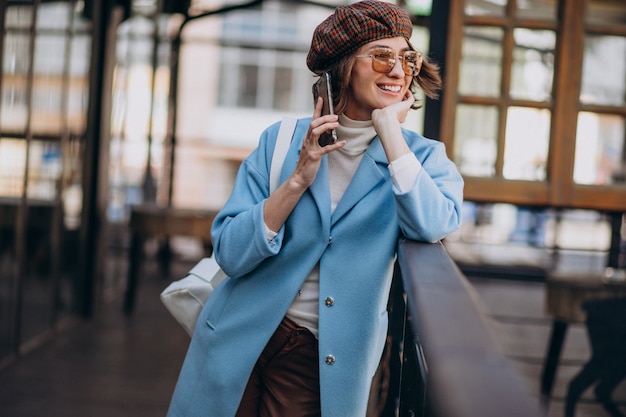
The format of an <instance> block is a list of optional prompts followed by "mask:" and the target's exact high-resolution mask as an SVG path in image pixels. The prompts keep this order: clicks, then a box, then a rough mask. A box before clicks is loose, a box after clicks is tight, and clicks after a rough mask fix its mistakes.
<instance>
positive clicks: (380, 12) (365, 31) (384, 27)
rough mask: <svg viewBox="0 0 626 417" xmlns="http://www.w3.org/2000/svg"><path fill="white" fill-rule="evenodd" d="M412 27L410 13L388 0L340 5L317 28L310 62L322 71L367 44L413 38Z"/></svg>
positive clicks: (311, 68)
mask: <svg viewBox="0 0 626 417" xmlns="http://www.w3.org/2000/svg"><path fill="white" fill-rule="evenodd" d="M412 30H413V25H412V23H411V18H410V17H409V15H408V13H407V12H406V11H405V10H404V9H402V8H400V7H398V6H396V5H394V4H391V3H387V2H385V1H377V0H364V1H360V2H358V3H353V4H349V5H345V6H339V7H337V8H336V9H335V12H334V13H333V14H332V15H330V16H329V17H327V18H326V19H325V20H324V21H323V22H322V23H320V24H319V25H318V26H317V28H315V32H313V40H312V41H311V48H310V49H309V53H308V55H307V58H306V64H307V66H308V67H309V69H310V70H311V71H313V72H315V73H321V72H322V71H325V70H327V69H329V67H330V66H331V65H332V64H333V63H334V62H335V61H337V60H338V59H339V58H342V57H344V56H346V55H348V54H350V53H352V52H354V51H356V50H357V49H358V48H359V47H360V46H361V45H363V44H366V43H368V42H372V41H375V40H378V39H385V38H393V37H396V36H402V37H404V38H406V39H407V40H409V39H410V37H411V32H412Z"/></svg>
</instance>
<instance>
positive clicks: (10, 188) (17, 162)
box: [0, 138, 26, 197]
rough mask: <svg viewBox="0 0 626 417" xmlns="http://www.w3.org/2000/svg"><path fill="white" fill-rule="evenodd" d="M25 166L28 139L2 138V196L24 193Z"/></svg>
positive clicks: (0, 146)
mask: <svg viewBox="0 0 626 417" xmlns="http://www.w3.org/2000/svg"><path fill="white" fill-rule="evenodd" d="M25 168H26V141H24V140H19V139H6V138H0V196H2V197H20V196H21V195H22V191H23V190H24V170H25Z"/></svg>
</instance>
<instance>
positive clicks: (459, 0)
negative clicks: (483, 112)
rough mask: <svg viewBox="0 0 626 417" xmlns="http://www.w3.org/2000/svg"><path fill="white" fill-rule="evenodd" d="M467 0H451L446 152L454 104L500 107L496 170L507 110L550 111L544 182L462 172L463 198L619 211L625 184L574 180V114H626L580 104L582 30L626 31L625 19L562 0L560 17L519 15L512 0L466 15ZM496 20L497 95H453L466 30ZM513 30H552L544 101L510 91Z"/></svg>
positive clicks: (624, 204)
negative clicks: (494, 12)
mask: <svg viewBox="0 0 626 417" xmlns="http://www.w3.org/2000/svg"><path fill="white" fill-rule="evenodd" d="M464 6H465V0H450V14H449V31H448V34H449V38H448V47H447V54H446V62H447V63H448V64H447V66H446V73H445V80H446V88H445V90H444V95H443V107H442V117H441V121H440V137H441V138H442V140H443V141H444V142H445V143H446V145H447V148H448V154H449V155H454V146H455V143H454V139H453V138H454V137H455V128H456V127H455V120H456V107H457V105H458V104H484V105H495V106H497V107H498V108H499V115H498V117H499V124H498V133H497V142H498V154H497V159H496V175H498V173H501V172H502V164H503V155H504V140H505V132H506V117H507V110H508V109H509V108H511V107H515V106H522V107H526V108H538V109H542V108H544V109H548V110H550V111H551V113H552V116H551V124H550V131H549V145H548V161H547V172H546V175H547V178H546V180H544V181H526V180H507V179H504V178H502V177H501V176H499V177H498V176H494V177H472V176H465V198H466V200H469V201H475V202H485V203H493V202H503V203H510V204H516V205H528V206H549V207H564V208H581V209H596V210H606V211H624V209H625V208H626V185H624V184H622V185H582V184H576V183H575V182H574V179H573V171H574V158H575V151H576V149H575V146H576V130H577V120H578V115H579V113H580V112H584V111H591V112H596V113H607V114H615V115H620V116H623V117H626V106H599V105H590V104H583V103H581V102H580V97H579V96H580V89H581V79H582V66H583V55H584V41H585V35H587V34H602V35H607V34H608V35H610V34H613V35H618V36H626V25H623V26H622V25H620V26H614V25H610V26H605V25H597V24H595V25H591V24H586V23H585V20H584V17H585V11H586V7H587V0H560V1H559V2H558V4H557V8H558V9H557V20H539V19H532V18H516V17H515V11H516V0H509V1H508V4H507V6H506V13H505V14H504V16H502V17H499V16H486V15H481V16H467V15H465V13H464ZM468 25H471V26H474V25H479V26H497V27H501V28H503V30H504V31H505V33H504V41H503V58H502V59H503V60H502V80H501V88H500V96H499V97H478V96H461V95H459V94H458V86H459V75H460V74H459V72H460V62H461V56H462V55H461V52H462V40H463V34H464V28H465V27H466V26H468ZM517 28H527V29H535V30H554V31H555V32H556V35H557V40H556V49H555V66H554V79H553V86H552V99H551V100H550V101H546V102H535V101H530V100H519V99H512V98H511V97H510V96H509V86H510V82H511V65H512V57H513V49H514V47H515V45H514V39H513V32H514V29H517Z"/></svg>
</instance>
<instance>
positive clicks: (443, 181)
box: [394, 137, 464, 242]
mask: <svg viewBox="0 0 626 417" xmlns="http://www.w3.org/2000/svg"><path fill="white" fill-rule="evenodd" d="M419 139H420V140H418V141H417V142H418V143H419V145H414V146H413V147H412V148H413V151H414V153H415V155H416V156H417V159H418V160H419V161H420V162H421V164H422V169H421V170H420V172H419V174H418V176H417V179H416V181H415V184H414V186H413V188H412V189H410V190H409V191H407V192H405V193H401V192H400V191H399V190H398V189H396V188H395V187H394V196H395V199H396V204H397V210H398V219H399V223H400V229H401V231H402V233H403V235H404V236H405V237H406V238H408V239H411V240H419V241H426V242H436V241H438V240H440V239H443V238H444V237H445V236H447V235H448V234H450V233H452V232H454V231H455V230H457V229H458V228H459V227H460V225H461V207H462V204H463V185H464V182H463V178H462V177H461V174H460V173H459V171H458V169H457V168H456V165H455V164H454V163H453V162H452V161H451V160H450V159H449V158H448V156H447V155H446V150H445V146H444V144H443V143H441V142H437V141H434V140H431V139H425V138H422V137H419Z"/></svg>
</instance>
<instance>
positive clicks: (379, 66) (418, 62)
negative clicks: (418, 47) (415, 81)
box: [355, 48, 423, 77]
mask: <svg viewBox="0 0 626 417" xmlns="http://www.w3.org/2000/svg"><path fill="white" fill-rule="evenodd" d="M355 58H372V69H373V70H374V71H376V72H381V73H384V74H386V73H388V72H390V71H391V70H392V69H393V67H394V66H395V65H396V60H397V59H399V60H400V63H401V64H402V70H403V71H404V73H405V74H406V75H409V76H411V77H415V76H416V75H417V74H419V73H420V70H421V69H422V61H423V58H422V54H421V53H420V52H417V51H405V52H404V53H403V54H402V56H396V52H395V51H394V50H392V49H389V48H376V49H373V50H372V53H371V54H368V55H356V56H355Z"/></svg>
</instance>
